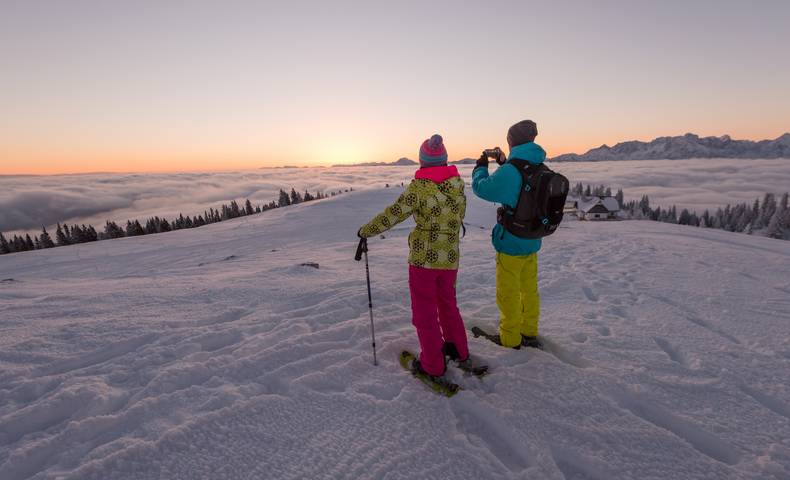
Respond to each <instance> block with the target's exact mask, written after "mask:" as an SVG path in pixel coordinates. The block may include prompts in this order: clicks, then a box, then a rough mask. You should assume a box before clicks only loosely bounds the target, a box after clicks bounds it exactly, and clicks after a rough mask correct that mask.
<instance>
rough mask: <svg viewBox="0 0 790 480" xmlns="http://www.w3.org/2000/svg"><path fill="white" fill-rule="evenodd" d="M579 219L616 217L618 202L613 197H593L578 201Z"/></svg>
mask: <svg viewBox="0 0 790 480" xmlns="http://www.w3.org/2000/svg"><path fill="white" fill-rule="evenodd" d="M578 209H579V210H578V216H579V220H611V219H615V218H617V212H619V211H620V204H619V203H618V202H617V199H616V198H614V197H593V198H590V199H587V200H583V201H579V203H578Z"/></svg>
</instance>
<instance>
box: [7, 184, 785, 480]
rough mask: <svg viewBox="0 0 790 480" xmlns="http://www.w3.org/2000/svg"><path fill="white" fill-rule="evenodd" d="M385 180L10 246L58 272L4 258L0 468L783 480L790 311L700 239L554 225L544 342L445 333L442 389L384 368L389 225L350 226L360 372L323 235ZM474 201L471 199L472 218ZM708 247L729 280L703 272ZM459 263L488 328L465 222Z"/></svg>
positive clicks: (402, 320)
mask: <svg viewBox="0 0 790 480" xmlns="http://www.w3.org/2000/svg"><path fill="white" fill-rule="evenodd" d="M397 194H398V191H396V189H391V191H388V192H385V193H381V192H361V193H355V194H351V195H348V196H344V197H341V198H338V199H333V200H330V201H326V202H317V203H316V204H315V205H311V206H310V207H309V208H302V209H295V210H292V215H291V216H290V217H289V218H290V220H291V221H292V222H296V223H291V222H290V221H289V222H288V223H287V224H285V223H283V222H281V221H280V219H279V218H278V215H279V214H280V212H274V213H271V214H270V215H269V216H266V215H262V216H260V217H250V219H248V220H247V222H248V223H246V224H245V225H244V228H236V227H238V225H237V223H238V222H235V221H229V222H223V223H221V224H215V225H211V226H207V227H201V228H200V229H195V230H189V231H179V232H173V233H172V234H163V235H161V236H157V238H156V242H154V243H150V242H152V241H153V240H152V239H150V238H149V239H145V238H144V239H143V240H139V239H123V240H122V241H111V242H105V243H106V250H107V252H109V251H114V250H116V249H117V250H118V253H119V255H114V256H112V257H110V256H108V255H107V253H106V252H105V251H102V253H104V255H99V256H98V257H96V258H93V259H91V257H90V254H91V252H93V251H91V250H89V249H87V248H85V247H84V246H82V247H80V246H78V247H77V248H78V249H79V250H80V252H82V257H81V258H80V262H87V263H85V269H84V271H80V272H78V273H76V274H75V273H74V270H73V266H74V265H75V263H74V261H73V260H71V259H70V256H71V252H72V251H73V250H74V249H72V247H64V248H62V249H54V250H52V251H41V252H32V255H33V256H36V255H47V256H48V257H47V260H48V265H49V267H48V268H49V269H50V270H48V271H47V274H48V275H49V274H50V273H51V275H52V278H53V279H55V278H57V279H60V278H69V281H68V282H60V281H55V280H52V279H50V278H49V277H41V278H28V277H27V276H26V275H28V273H27V270H25V269H24V268H23V269H20V270H19V271H12V272H9V276H11V277H13V278H14V279H16V280H15V281H14V282H7V284H3V286H2V288H3V292H2V294H3V297H2V298H3V300H4V301H5V302H6V304H4V312H3V313H4V318H3V323H2V324H1V325H0V326H2V327H3V328H4V329H5V330H4V331H8V332H10V333H13V334H14V335H15V336H14V338H15V340H12V341H11V340H8V338H9V337H6V338H4V339H0V342H2V347H3V348H2V352H0V362H2V365H3V367H5V368H4V369H3V373H2V374H0V478H2V479H3V480H6V479H8V480H15V479H27V478H35V479H51V478H63V479H80V480H82V479H105V478H113V479H117V480H122V479H155V478H168V479H180V478H217V479H222V478H278V479H280V478H282V479H289V478H331V479H336V478H382V479H384V478H386V479H396V478H426V477H431V478H461V477H467V478H492V479H522V478H547V479H557V480H562V479H565V480H571V479H574V480H575V479H592V480H599V479H614V478H689V479H693V478H770V476H771V475H772V476H774V477H775V478H777V479H782V478H787V477H788V476H790V453H788V449H790V447H788V445H787V444H786V439H787V438H790V405H789V404H788V402H787V401H786V399H787V398H790V392H788V390H787V385H788V384H790V378H788V377H787V373H785V372H786V371H787V370H788V369H787V368H786V367H787V366H788V362H790V344H788V343H787V341H786V340H783V339H782V337H781V335H779V334H778V333H777V332H786V327H784V326H783V324H781V323H778V322H779V321H784V319H785V315H790V302H787V301H786V300H785V298H784V297H783V296H782V295H783V293H786V292H787V289H788V286H787V283H786V279H783V277H782V273H781V272H782V266H781V265H778V266H774V265H772V263H771V262H768V261H766V260H765V259H764V258H763V255H765V251H766V248H768V247H765V248H761V249H756V251H751V250H749V249H748V248H747V247H748V245H745V244H739V245H737V248H738V249H740V250H744V249H745V250H744V251H739V252H738V255H735V253H734V252H730V251H721V250H717V251H711V252H708V251H706V249H707V248H709V246H710V244H709V243H707V242H706V241H704V239H697V238H686V239H682V241H679V242H676V243H674V244H671V245H669V244H667V239H668V238H672V237H670V236H668V235H666V234H664V233H662V232H666V231H668V229H673V228H674V227H673V226H669V225H653V224H651V223H648V222H618V223H600V224H593V223H577V222H569V224H568V225H567V228H565V229H563V231H562V232H560V233H558V234H557V235H556V236H555V237H556V238H554V237H551V238H549V239H547V240H546V242H545V248H544V250H543V251H542V252H541V254H540V267H539V268H540V286H541V294H542V313H543V317H542V320H541V332H542V334H543V335H544V336H545V342H546V347H547V348H546V351H545V352H539V351H534V350H520V351H511V350H506V349H503V348H501V347H497V346H496V345H493V344H491V343H490V342H487V341H484V340H483V339H471V338H470V348H471V350H472V354H473V355H475V356H477V357H479V358H481V359H483V360H485V361H486V362H487V363H489V365H490V366H491V368H492V370H491V373H490V374H489V375H488V376H487V377H485V378H484V379H482V380H479V379H476V378H471V377H465V376H463V375H461V374H460V373H459V372H458V371H457V370H453V371H452V372H451V375H452V376H453V379H454V380H457V381H458V382H459V383H461V384H462V386H463V387H464V388H465V389H466V390H465V391H463V392H461V393H459V394H458V395H456V396H455V397H453V398H452V399H446V398H442V397H438V396H436V395H434V394H433V393H432V392H430V391H428V390H427V389H426V388H425V386H424V385H422V384H420V383H419V382H416V381H414V379H413V378H411V376H410V375H409V374H408V373H407V372H404V371H403V370H402V368H401V367H400V366H399V365H398V364H397V355H398V353H399V352H400V350H402V349H404V348H407V349H412V350H416V349H417V348H418V344H417V339H416V336H415V335H414V331H413V327H412V326H411V320H410V318H411V315H410V310H409V302H408V286H407V268H406V265H405V258H406V254H407V247H406V241H405V237H406V232H407V229H402V230H398V231H395V232H392V233H389V234H387V236H386V238H385V239H380V238H378V239H375V241H371V245H370V246H371V256H370V260H371V275H372V280H373V303H374V308H375V322H376V333H377V343H378V356H379V362H380V365H379V367H373V366H372V364H371V363H372V354H371V347H370V330H369V320H368V311H367V297H366V290H365V281H364V267H363V266H361V265H360V264H358V263H354V262H353V261H352V260H351V257H352V255H353V249H354V242H353V241H351V240H349V239H348V232H352V234H353V231H354V230H355V229H356V227H358V223H360V221H361V219H362V217H364V216H367V215H372V214H373V213H376V212H377V211H378V210H380V209H381V208H382V207H383V206H384V205H385V203H386V202H387V201H388V200H392V199H393V198H395V196H396V195H397ZM387 195H389V197H387ZM390 197H391V198H390ZM488 207H489V206H488V205H485V204H483V203H482V202H479V201H478V200H476V199H471V196H470V204H469V209H470V212H472V213H473V214H474V213H475V211H477V214H479V215H478V216H481V217H482V216H483V215H482V214H480V212H483V210H482V209H484V208H488ZM267 215H268V214H267ZM297 224H299V225H302V224H303V225H310V228H312V229H317V230H315V231H321V232H322V236H324V237H325V239H324V241H323V242H322V243H316V242H307V241H303V240H301V239H303V235H301V234H298V233H299V232H300V231H299V230H298V228H297V227H296V226H294V225H297ZM686 228H688V227H686ZM282 229H285V230H286V233H288V232H291V233H293V235H291V233H288V235H286V234H284V233H282V231H281V230H282ZM294 232H295V233H294ZM303 233H304V232H303V231H302V234H303ZM702 233H704V232H702ZM702 233H701V234H702ZM297 234H298V235H297ZM711 235H714V236H716V237H717V238H718V237H721V235H719V234H718V233H716V232H714V233H712V234H711ZM352 236H353V235H352ZM681 238H682V237H681ZM295 239H298V240H297V241H294V240H295ZM187 240H188V241H187ZM352 240H353V239H352ZM747 240H749V239H747ZM754 240H755V241H759V240H760V239H754ZM135 242H145V245H146V246H145V248H143V249H141V250H140V251H139V252H137V253H136V252H135V247H134V245H136V244H137V243H135ZM157 242H163V243H162V245H160V246H157ZM185 245H186V246H185ZM717 245H718V246H719V247H720V248H728V247H726V246H727V245H729V244H728V243H727V242H718V244H717ZM721 245H724V246H721ZM761 245H762V243H761ZM766 245H767V244H766ZM770 248H774V247H773V246H771V247H770ZM60 255H65V256H67V257H69V258H66V259H61V260H62V261H59V260H58V256H60ZM722 255H724V256H726V257H727V258H730V259H740V260H739V261H740V262H741V263H740V264H737V265H736V264H732V262H731V264H730V265H729V266H728V267H727V269H729V271H730V272H738V271H743V272H744V273H746V275H738V274H737V273H736V274H732V275H729V276H728V272H727V270H726V269H724V268H721V267H719V266H718V265H721V263H720V258H721V256H722ZM50 256H51V258H50ZM462 257H463V258H462V261H461V265H462V266H461V271H460V275H459V282H458V286H457V288H458V292H459V305H460V308H461V312H462V314H463V315H464V318H465V320H466V322H467V326H471V325H475V324H479V325H481V326H484V327H488V328H495V326H496V323H497V309H496V306H495V281H494V278H495V277H494V262H493V253H492V251H491V248H490V244H489V234H488V232H487V231H483V230H480V229H476V228H475V229H469V231H468V232H467V237H466V238H465V239H464V241H463V242H462ZM741 257H742V258H741ZM108 258H115V259H116V260H115V261H116V262H117V263H118V265H117V266H116V265H113V264H107V262H108V261H109V260H108ZM49 260H52V261H51V262H49ZM66 260H68V261H66ZM733 261H734V260H733ZM91 262H93V263H91ZM306 262H314V263H317V264H319V265H320V267H319V268H318V269H316V268H312V267H305V266H302V265H301V264H303V263H306ZM750 265H756V267H754V266H750ZM116 270H117V271H116ZM4 276H5V275H4ZM97 276H98V277H100V279H99V280H97V278H98V277H97ZM760 282H763V283H767V284H769V285H773V286H774V287H773V288H768V289H766V290H765V292H761V291H760V290H758V289H755V288H754V285H755V284H760ZM32 284H39V285H40V286H41V290H40V292H44V293H38V292H34V291H32V290H31V289H30V288H26V285H32ZM774 313H777V314H776V315H774ZM750 322H751V323H750ZM783 328H784V330H783ZM783 342H784V343H783Z"/></svg>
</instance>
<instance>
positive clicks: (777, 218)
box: [571, 183, 790, 239]
mask: <svg viewBox="0 0 790 480" xmlns="http://www.w3.org/2000/svg"><path fill="white" fill-rule="evenodd" d="M571 193H572V194H574V195H575V196H577V197H579V198H581V199H585V198H591V197H596V196H612V189H611V188H609V187H604V186H603V185H599V186H594V187H591V186H590V185H587V186H586V187H585V186H584V185H583V184H582V183H577V184H576V185H575V186H574V187H573V188H572V189H571ZM614 197H615V198H616V199H617V202H618V204H619V205H620V209H621V211H622V212H623V214H624V216H625V217H626V218H631V219H637V220H654V221H657V222H666V223H677V224H680V225H691V226H695V227H703V228H717V229H721V230H727V231H729V232H741V233H747V234H749V235H751V234H754V233H760V234H761V235H764V236H766V237H770V238H778V239H785V238H790V207H788V193H787V192H785V193H784V194H783V195H781V196H780V197H779V199H778V200H777V196H776V195H774V194H773V193H766V194H765V195H764V196H763V199H762V201H760V199H759V198H757V199H755V200H754V202H752V203H751V204H749V203H739V204H736V205H729V204H728V205H727V206H726V207H724V208H721V207H719V208H718V209H717V210H716V211H715V212H711V211H710V210H707V209H706V210H705V211H704V212H702V214H701V215H700V214H697V213H696V212H694V211H690V210H688V209H686V208H684V209H683V210H681V211H680V212H679V213H678V210H677V208H676V207H675V205H672V206H671V207H669V208H662V207H660V206H655V207H654V206H652V205H651V204H650V198H649V197H648V196H647V195H643V196H642V198H640V199H639V200H631V201H628V202H625V201H624V195H623V190H622V189H620V190H617V193H616V194H615V195H614Z"/></svg>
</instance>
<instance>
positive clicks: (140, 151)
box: [0, 0, 790, 175]
mask: <svg viewBox="0 0 790 480" xmlns="http://www.w3.org/2000/svg"><path fill="white" fill-rule="evenodd" d="M789 23H790V2H787V1H784V0H781V1H771V0H763V1H759V2H747V1H742V2H733V1H727V0H722V1H702V0H699V1H690V2H687V1H665V2H649V1H622V2H615V1H596V2H586V1H578V2H577V1H558V2H545V1H540V2H537V1H536V2H532V1H488V2H479V1H474V2H471V1H469V2H466V1H432V2H419V1H399V2H377V1H358V2H357V1H333V2H319V1H315V2H306V1H289V2H265V1H254V2H253V1H250V2H244V1H224V2H216V1H197V0H195V1H175V0H174V1H167V2H160V1H145V0H143V1H137V2H115V1H86V0H72V1H69V2H59V1H39V0H23V1H17V0H3V1H2V2H0V72H2V75H0V106H1V108H0V174H6V175H7V174H58V173H81V172H179V171H212V170H232V169H245V168H256V167H262V166H277V165H327V164H334V163H355V162H360V161H393V160H395V159H397V158H399V157H402V156H406V157H410V158H415V157H416V156H417V151H418V148H419V145H420V143H421V142H422V141H423V140H424V139H425V138H427V137H429V136H430V135H431V134H433V133H440V134H442V135H443V136H444V138H445V144H446V146H447V149H448V152H449V156H450V158H451V159H456V158H463V157H476V156H477V155H479V152H480V151H481V150H482V149H483V148H489V147H493V146H497V145H499V146H506V145H505V143H506V142H505V135H506V131H507V128H508V127H509V126H510V125H511V124H513V123H515V122H517V121H519V120H522V119H525V118H530V119H533V120H535V121H536V122H537V123H538V128H539V131H540V135H539V137H538V139H537V141H538V143H541V144H542V145H543V146H544V148H546V150H547V151H548V154H549V156H555V155H559V154H562V153H568V152H583V151H586V150H587V149H589V148H592V147H596V146H599V145H601V144H604V143H606V144H609V145H612V144H614V143H617V142H618V141H625V140H632V139H638V140H650V139H652V138H654V137H657V136H663V135H681V134H684V133H687V132H694V133H697V134H699V135H703V136H704V135H722V134H729V135H731V136H733V137H734V138H738V139H741V138H750V139H764V138H776V137H778V136H779V135H781V134H782V133H785V132H787V131H790V90H788V88H787V85H790V60H788V56H787V52H786V49H787V46H788V45H790V29H788V28H786V26H787V25H788V24H789Z"/></svg>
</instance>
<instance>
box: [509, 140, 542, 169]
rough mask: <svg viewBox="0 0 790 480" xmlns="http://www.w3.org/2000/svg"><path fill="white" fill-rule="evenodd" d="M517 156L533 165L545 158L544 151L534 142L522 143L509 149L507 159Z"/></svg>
mask: <svg viewBox="0 0 790 480" xmlns="http://www.w3.org/2000/svg"><path fill="white" fill-rule="evenodd" d="M514 158H519V159H521V160H526V161H528V162H529V163H531V164H533V165H539V164H541V163H543V160H545V159H546V151H545V150H543V148H541V146H540V145H538V144H537V143H535V142H528V143H522V144H521V145H516V146H515V147H513V148H511V149H510V155H508V157H507V159H508V160H513V159H514Z"/></svg>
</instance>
